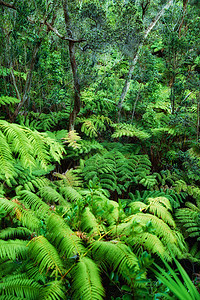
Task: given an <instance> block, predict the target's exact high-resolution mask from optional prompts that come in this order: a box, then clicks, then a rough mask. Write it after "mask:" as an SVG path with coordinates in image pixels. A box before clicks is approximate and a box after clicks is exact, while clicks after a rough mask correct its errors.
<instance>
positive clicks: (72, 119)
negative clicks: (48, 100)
mask: <svg viewBox="0 0 200 300" xmlns="http://www.w3.org/2000/svg"><path fill="white" fill-rule="evenodd" d="M63 10H64V17H65V25H66V31H67V34H68V36H69V37H70V38H71V39H73V33H72V30H71V23H70V17H69V10H68V1H67V0H63ZM69 57H70V63H71V68H72V74H73V81H74V103H73V109H72V111H71V112H70V117H69V130H74V126H75V121H76V117H77V115H78V113H79V112H80V109H81V96H80V83H79V77H78V69H77V64H76V57H75V42H73V41H69Z"/></svg>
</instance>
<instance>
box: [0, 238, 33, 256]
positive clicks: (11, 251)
mask: <svg viewBox="0 0 200 300" xmlns="http://www.w3.org/2000/svg"><path fill="white" fill-rule="evenodd" d="M26 245H27V242H26V241H21V240H9V241H3V240H0V258H8V259H10V260H16V259H17V258H18V259H24V258H27V255H28V252H27V250H28V249H27V247H26Z"/></svg>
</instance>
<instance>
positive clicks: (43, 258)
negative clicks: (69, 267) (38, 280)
mask: <svg viewBox="0 0 200 300" xmlns="http://www.w3.org/2000/svg"><path fill="white" fill-rule="evenodd" d="M29 253H30V256H31V257H32V258H33V259H34V261H35V262H36V263H37V264H38V267H39V270H40V272H43V271H44V270H47V272H48V271H50V272H51V275H50V276H55V277H56V278H57V276H58V274H59V275H62V272H63V263H62V260H61V259H60V257H59V255H58V252H57V250H56V248H55V247H54V246H53V245H51V244H50V243H49V241H48V240H47V239H46V238H45V237H44V236H38V237H36V238H33V239H32V240H31V241H30V243H29Z"/></svg>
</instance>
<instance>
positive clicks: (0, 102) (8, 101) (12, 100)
mask: <svg viewBox="0 0 200 300" xmlns="http://www.w3.org/2000/svg"><path fill="white" fill-rule="evenodd" d="M19 102H20V100H19V99H17V98H14V97H9V96H1V97H0V105H6V104H13V103H19Z"/></svg>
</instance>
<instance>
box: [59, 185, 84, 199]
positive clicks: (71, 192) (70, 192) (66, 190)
mask: <svg viewBox="0 0 200 300" xmlns="http://www.w3.org/2000/svg"><path fill="white" fill-rule="evenodd" d="M60 191H61V193H62V194H63V195H64V197H65V199H66V200H70V201H78V200H81V199H82V196H81V194H80V193H79V192H78V191H77V190H76V189H75V188H73V187H72V186H63V187H61V188H60Z"/></svg>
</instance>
